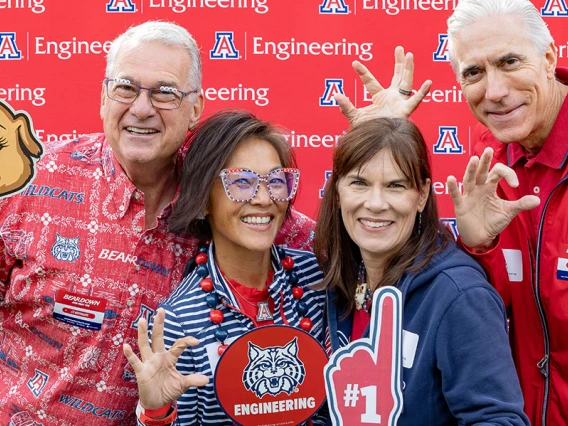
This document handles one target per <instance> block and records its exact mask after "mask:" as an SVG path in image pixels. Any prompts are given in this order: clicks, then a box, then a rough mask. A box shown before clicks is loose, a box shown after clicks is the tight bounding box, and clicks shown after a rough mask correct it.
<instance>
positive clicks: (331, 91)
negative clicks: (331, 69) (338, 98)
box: [319, 78, 345, 106]
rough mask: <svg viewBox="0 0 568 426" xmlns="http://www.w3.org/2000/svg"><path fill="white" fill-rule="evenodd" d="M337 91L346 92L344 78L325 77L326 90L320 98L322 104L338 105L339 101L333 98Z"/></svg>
mask: <svg viewBox="0 0 568 426" xmlns="http://www.w3.org/2000/svg"><path fill="white" fill-rule="evenodd" d="M336 93H341V94H342V95H344V94H345V92H344V91H343V79H342V78H326V79H325V91H324V93H323V96H322V97H321V98H319V105H320V106H337V102H335V99H333V96H334V95H335V94H336Z"/></svg>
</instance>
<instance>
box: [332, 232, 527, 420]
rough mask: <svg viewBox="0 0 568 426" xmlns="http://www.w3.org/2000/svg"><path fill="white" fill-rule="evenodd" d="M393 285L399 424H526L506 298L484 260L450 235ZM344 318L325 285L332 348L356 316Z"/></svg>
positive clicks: (343, 337) (348, 331)
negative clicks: (397, 315)
mask: <svg viewBox="0 0 568 426" xmlns="http://www.w3.org/2000/svg"><path fill="white" fill-rule="evenodd" d="M397 287H398V289H399V290H400V291H401V292H402V296H403V306H404V309H403V311H404V313H403V319H402V325H403V351H402V352H403V368H402V379H401V380H402V381H403V382H402V384H401V387H402V389H403V404H404V405H403V411H402V414H401V416H400V418H399V421H398V423H397V424H398V426H417V425H428V426H430V425H435V426H438V425H474V424H475V425H528V424H529V421H528V419H527V417H526V416H525V414H524V413H523V397H522V394H521V389H520V386H519V381H518V378H517V375H516V372H515V367H514V365H513V359H512V358H511V350H510V348H509V343H508V337H507V320H506V314H505V308H504V305H503V301H502V300H501V297H500V296H499V295H498V294H497V292H496V291H495V290H494V289H493V288H492V287H491V286H490V285H489V283H488V282H487V280H486V278H485V274H484V272H483V270H482V269H481V267H480V266H479V265H478V264H477V263H476V262H475V261H474V260H473V259H471V258H470V257H469V256H468V255H466V254H465V253H463V252H462V251H460V250H459V249H458V248H457V247H456V245H455V244H454V243H453V242H451V243H450V245H449V246H448V247H447V248H446V249H445V250H444V251H442V252H441V253H439V254H438V255H436V256H434V257H433V259H432V260H431V262H430V263H429V264H428V265H427V266H426V268H425V269H423V270H421V271H419V272H417V273H414V274H405V275H404V276H403V277H402V278H401V280H400V281H399V283H398V285H397ZM343 317H344V310H343V309H342V307H338V306H336V304H335V295H334V293H333V291H328V312H327V321H328V327H329V330H328V331H329V336H330V339H331V347H332V350H333V351H335V350H337V349H338V348H339V347H341V346H344V345H346V344H347V343H348V342H349V340H350V335H351V328H352V323H353V317H352V315H349V316H348V317H347V318H343ZM368 336H369V328H368V327H367V330H366V331H365V333H364V335H363V337H368ZM416 341H417V344H416ZM405 345H406V346H407V347H406V348H405Z"/></svg>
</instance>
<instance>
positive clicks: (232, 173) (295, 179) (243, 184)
mask: <svg viewBox="0 0 568 426" xmlns="http://www.w3.org/2000/svg"><path fill="white" fill-rule="evenodd" d="M219 177H220V178H221V180H222V181H223V186H224V187H225V193H226V194H227V197H229V199H230V200H231V201H235V202H237V203H246V202H248V201H250V200H252V199H253V198H254V197H255V196H256V194H257V193H258V189H259V188H260V182H264V183H266V186H267V188H268V195H269V196H270V198H271V199H272V200H274V201H290V200H291V199H292V198H294V195H296V190H297V189H298V183H299V181H300V171H299V170H298V169H290V168H281V169H275V170H272V171H271V172H270V173H268V174H266V175H259V174H258V173H255V172H253V171H252V170H248V169H223V170H221V173H219Z"/></svg>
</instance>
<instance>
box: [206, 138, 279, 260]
mask: <svg viewBox="0 0 568 426" xmlns="http://www.w3.org/2000/svg"><path fill="white" fill-rule="evenodd" d="M282 166H283V164H282V162H281V161H280V158H279V156H278V153H277V151H276V150H275V149H274V147H273V146H272V145H271V144H270V143H269V142H266V141H265V140H262V139H257V138H252V139H249V140H247V141H244V142H241V143H240V144H239V145H238V146H237V148H236V149H235V150H234V151H233V153H232V155H231V156H230V157H229V160H228V161H227V162H226V163H225V165H224V166H223V168H225V169H232V168H246V169H249V170H252V171H254V172H256V173H258V174H260V175H264V174H267V173H269V172H270V171H272V170H274V169H277V168H279V167H282ZM287 207H288V202H276V201H273V200H271V199H270V197H269V195H268V188H267V187H266V185H265V184H264V183H261V184H260V188H259V189H258V193H257V194H256V196H255V197H254V198H253V199H252V200H250V201H249V202H246V203H238V202H235V201H231V200H230V199H229V197H227V194H226V193H225V190H224V188H223V183H222V181H221V178H216V179H215V181H214V183H213V187H212V189H211V196H210V199H209V205H208V208H207V213H208V216H207V218H208V220H209V225H210V226H211V232H212V235H213V240H214V241H215V249H216V252H217V253H220V252H222V253H230V255H231V256H236V258H239V257H241V258H244V257H250V255H251V253H252V254H254V253H258V252H268V251H269V250H270V246H271V245H272V243H273V242H274V239H275V238H276V234H277V233H278V231H279V230H280V227H281V226H282V222H283V221H284V217H285V215H286V209H287Z"/></svg>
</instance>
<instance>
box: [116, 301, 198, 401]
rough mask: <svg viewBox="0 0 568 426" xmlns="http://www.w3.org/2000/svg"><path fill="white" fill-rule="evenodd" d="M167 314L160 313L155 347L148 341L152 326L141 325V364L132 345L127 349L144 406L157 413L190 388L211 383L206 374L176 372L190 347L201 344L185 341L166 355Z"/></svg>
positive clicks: (154, 330) (154, 337)
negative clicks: (165, 323)
mask: <svg viewBox="0 0 568 426" xmlns="http://www.w3.org/2000/svg"><path fill="white" fill-rule="evenodd" d="M165 318H166V312H165V311H164V310H163V309H161V308H160V309H158V313H157V314H156V317H155V318H154V329H153V331H152V347H150V344H149V341H148V323H147V322H146V320H145V319H143V318H142V319H140V320H139V321H138V347H139V348H140V355H141V356H142V360H140V359H139V358H138V357H137V356H136V354H135V353H134V352H133V351H132V347H131V346H130V345H128V344H125V345H124V346H123V351H124V355H125V356H126V359H127V360H128V362H129V363H130V365H131V366H132V368H133V369H134V372H135V373H136V380H137V382H138V392H139V394H140V404H141V405H142V407H144V408H146V409H149V410H153V409H157V408H160V407H163V406H165V405H167V404H169V403H170V402H173V401H176V400H177V399H178V398H179V397H180V396H182V395H183V393H184V392H185V391H186V390H187V389H189V387H190V386H204V385H206V384H207V383H208V382H209V379H208V378H207V376H204V375H203V374H190V375H187V376H183V375H181V374H180V373H179V372H178V371H177V369H176V363H177V360H178V358H179V357H180V355H181V354H182V353H183V351H184V350H185V349H186V348H187V347H188V346H196V345H198V344H199V341H198V340H197V339H195V338H194V337H182V338H180V339H178V340H176V342H175V343H174V344H173V346H172V347H171V348H170V349H169V350H168V351H166V348H165V346H164V320H165Z"/></svg>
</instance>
